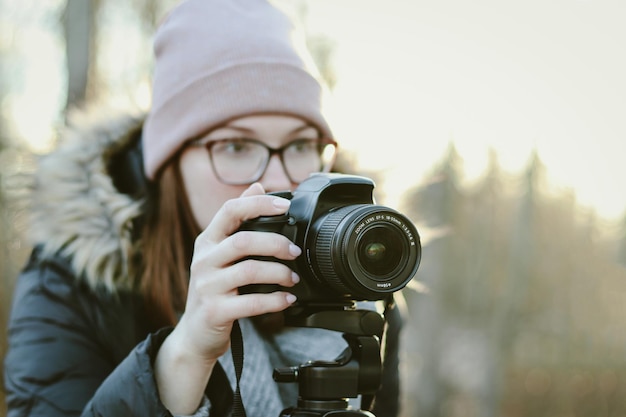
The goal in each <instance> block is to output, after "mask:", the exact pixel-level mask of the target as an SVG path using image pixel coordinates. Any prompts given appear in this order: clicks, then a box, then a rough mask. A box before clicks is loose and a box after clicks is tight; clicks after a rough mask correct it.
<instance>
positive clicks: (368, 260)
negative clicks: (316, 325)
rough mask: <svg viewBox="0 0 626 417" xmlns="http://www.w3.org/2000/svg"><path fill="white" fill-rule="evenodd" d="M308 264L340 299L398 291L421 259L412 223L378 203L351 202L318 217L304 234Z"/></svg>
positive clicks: (378, 296)
mask: <svg viewBox="0 0 626 417" xmlns="http://www.w3.org/2000/svg"><path fill="white" fill-rule="evenodd" d="M309 239H311V240H310V244H309V245H307V246H308V247H309V248H311V250H310V252H309V254H308V258H309V263H310V264H309V266H310V269H311V270H312V271H313V273H314V275H315V276H316V277H317V279H318V280H319V281H320V282H322V283H323V284H327V285H329V286H330V287H332V289H334V290H336V291H339V292H340V294H341V295H343V296H345V297H352V298H355V297H356V298H359V299H364V300H378V299H381V298H383V297H384V295H386V294H388V293H391V292H394V291H398V290H400V289H402V288H403V287H404V286H405V285H406V284H408V282H409V281H410V280H411V279H412V278H413V276H414V275H415V273H416V271H417V268H418V266H419V262H420V258H421V246H420V242H419V235H418V233H417V229H416V228H415V226H414V225H413V223H412V222H411V221H410V220H409V219H407V218H406V217H405V216H403V215H402V214H400V213H398V212H397V211H395V210H393V209H390V208H388V207H384V206H378V205H371V204H356V205H349V206H344V207H341V208H339V209H336V210H331V211H329V212H328V213H326V214H325V215H323V216H320V217H319V218H318V219H317V221H316V222H315V224H314V225H313V227H312V229H311V231H310V233H309Z"/></svg>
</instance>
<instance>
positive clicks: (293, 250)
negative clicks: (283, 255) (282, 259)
mask: <svg viewBox="0 0 626 417" xmlns="http://www.w3.org/2000/svg"><path fill="white" fill-rule="evenodd" d="M289 253H290V254H291V256H300V254H301V253H302V249H300V248H299V247H298V246H296V245H294V244H293V243H292V244H291V245H289Z"/></svg>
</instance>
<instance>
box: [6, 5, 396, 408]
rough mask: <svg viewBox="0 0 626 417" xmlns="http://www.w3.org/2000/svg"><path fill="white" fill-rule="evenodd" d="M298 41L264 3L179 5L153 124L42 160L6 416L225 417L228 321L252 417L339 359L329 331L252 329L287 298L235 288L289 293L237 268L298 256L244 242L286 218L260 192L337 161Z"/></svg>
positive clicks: (161, 50) (124, 127) (259, 240)
mask: <svg viewBox="0 0 626 417" xmlns="http://www.w3.org/2000/svg"><path fill="white" fill-rule="evenodd" d="M294 33H296V32H294V27H293V24H292V23H291V21H290V20H289V19H288V18H287V16H286V15H285V14H284V13H283V12H282V11H281V10H279V9H277V8H275V7H274V6H272V5H271V4H270V3H268V2H266V1H265V0H241V1H234V0H219V1H218V0H212V1H209V0H189V1H185V2H183V3H181V4H180V5H179V6H178V7H177V8H175V9H174V10H173V11H172V12H171V13H170V15H168V16H167V18H166V19H165V21H164V22H163V24H162V25H161V26H160V28H159V30H158V32H157V35H156V39H155V54H156V66H155V77H154V86H153V106H152V109H151V111H150V113H149V114H148V116H147V118H146V119H145V121H144V120H143V119H142V118H137V119H135V118H123V119H118V120H117V121H115V122H111V121H107V122H104V123H101V124H96V125H92V126H91V127H88V128H83V129H80V130H76V131H74V132H73V133H72V134H70V135H69V136H68V137H67V138H66V140H65V142H64V144H63V146H61V147H60V148H59V149H58V150H57V151H56V152H55V153H53V154H51V155H50V156H48V157H47V158H45V159H44V160H43V161H42V162H41V165H40V168H39V172H38V176H37V189H36V192H35V194H34V201H33V207H34V208H35V213H34V219H33V223H32V229H33V235H34V239H35V241H36V243H37V246H36V249H35V250H34V251H33V254H32V256H31V259H30V261H29V263H28V265H27V266H26V268H25V269H24V271H23V273H22V274H21V276H20V278H19V280H18V283H17V288H16V292H15V297H14V306H13V310H12V316H11V323H10V327H9V352H8V354H7V357H6V359H5V382H6V384H5V385H6V388H7V400H8V406H9V416H26V415H33V416H34V415H47V416H54V415H63V416H68V415H81V414H82V415H99V416H100V415H102V416H109V415H111V416H121V415H150V416H156V415H160V416H161V415H162V416H166V415H196V416H206V415H209V413H210V415H211V416H219V415H228V413H229V412H230V409H231V407H232V405H233V389H235V387H236V386H237V381H236V378H235V370H234V369H235V365H236V364H234V363H233V361H232V358H231V356H230V355H228V354H226V353H227V351H228V349H229V346H230V335H231V330H232V327H233V323H234V322H235V321H237V323H240V325H241V331H242V332H243V339H244V346H245V352H246V362H245V366H244V370H243V375H242V377H241V381H240V386H241V397H242V399H243V404H244V406H245V409H246V411H247V414H248V415H249V416H272V415H278V413H279V412H280V410H282V409H283V408H285V407H287V406H290V405H295V402H296V399H297V394H296V393H295V392H294V386H293V385H294V384H275V383H273V381H272V380H271V370H272V369H273V368H274V367H276V366H287V365H294V364H295V365H297V364H299V363H302V362H304V361H306V360H309V359H329V360H330V359H333V358H334V357H336V356H337V355H338V354H339V353H340V352H341V351H342V350H343V349H344V347H345V342H343V340H342V338H341V337H340V335H338V334H336V333H334V332H330V331H325V330H319V329H301V328H297V329H296V328H294V329H288V328H284V329H283V328H276V326H269V325H263V323H260V322H258V323H257V322H254V321H252V320H250V318H253V317H273V316H272V314H274V315H275V314H276V313H279V312H281V311H283V310H285V309H286V308H288V307H289V306H290V305H292V303H294V302H295V301H296V300H295V297H294V296H293V295H292V294H290V293H288V292H285V291H277V292H274V293H269V294H259V293H252V294H239V291H238V288H239V287H241V286H244V285H247V284H254V283H262V284H279V285H281V286H284V287H291V286H293V285H295V284H296V283H297V282H298V281H299V277H298V276H297V274H295V273H294V272H293V271H291V270H290V269H289V268H288V267H287V266H285V265H284V264H282V263H278V262H270V261H261V260H253V259H247V260H244V259H245V258H248V257H250V256H263V257H275V258H277V259H281V260H292V259H295V258H296V257H297V256H299V255H300V254H301V249H300V248H298V247H297V246H295V245H294V244H293V243H292V242H290V241H289V240H288V239H287V238H286V237H284V236H282V235H278V234H274V233H266V232H240V231H238V229H239V226H240V224H241V223H242V221H244V220H246V219H252V218H255V217H258V216H269V215H279V214H283V213H285V212H286V211H287V210H288V208H289V204H290V202H289V200H287V199H284V198H281V197H277V196H271V195H267V194H266V193H267V192H272V191H281V190H287V189H292V190H293V189H294V188H295V187H296V186H297V185H298V183H299V182H301V181H302V180H303V179H305V178H306V177H307V176H308V175H309V174H310V173H312V172H315V171H327V170H329V169H330V168H331V165H332V163H333V157H332V153H333V152H332V150H333V149H334V148H335V142H334V140H333V135H332V132H331V130H330V128H329V126H328V124H327V122H326V120H325V118H324V116H323V115H322V112H321V98H322V87H321V84H320V83H319V80H318V78H317V76H316V73H315V70H314V68H313V66H312V64H311V60H310V57H309V56H308V55H307V54H306V52H305V51H304V49H303V47H302V42H301V38H297V37H295V36H294ZM270 327H271V328H270ZM391 327H393V326H391ZM396 330H397V329H396ZM388 333H389V335H388V336H387V344H388V350H387V358H388V361H387V362H386V365H385V375H384V378H383V384H382V387H381V391H379V395H378V396H377V402H376V404H377V408H376V409H375V412H376V413H377V415H378V416H386V415H395V414H396V413H397V408H398V387H397V380H398V373H397V362H396V360H397V351H396V349H397V337H398V336H397V331H394V332H388Z"/></svg>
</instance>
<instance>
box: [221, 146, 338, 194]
mask: <svg viewBox="0 0 626 417" xmlns="http://www.w3.org/2000/svg"><path fill="white" fill-rule="evenodd" d="M334 150H335V145H334V143H332V142H330V141H327V140H312V139H301V140H296V141H293V142H291V143H288V144H287V145H285V146H284V147H282V148H280V149H278V150H273V149H271V148H269V147H268V146H267V145H265V144H264V143H262V142H259V141H256V140H252V139H228V140H224V141H217V142H212V143H211V144H210V148H209V153H210V157H211V162H212V164H213V169H214V170H215V174H216V175H217V176H218V177H219V178H220V179H221V180H222V181H224V182H226V183H230V184H246V183H250V182H254V181H257V180H258V179H259V178H260V177H261V176H262V175H263V173H264V172H265V169H266V168H267V165H268V163H269V159H270V157H271V155H272V154H273V153H275V152H278V153H279V154H280V157H281V161H282V164H283V167H284V169H285V172H286V173H287V175H288V176H289V178H290V180H291V181H293V182H295V183H299V182H302V181H304V180H305V179H306V178H307V177H308V176H309V175H310V174H311V173H313V172H318V171H325V170H327V169H329V168H330V164H331V162H332V159H333V156H334ZM272 151H274V152H272Z"/></svg>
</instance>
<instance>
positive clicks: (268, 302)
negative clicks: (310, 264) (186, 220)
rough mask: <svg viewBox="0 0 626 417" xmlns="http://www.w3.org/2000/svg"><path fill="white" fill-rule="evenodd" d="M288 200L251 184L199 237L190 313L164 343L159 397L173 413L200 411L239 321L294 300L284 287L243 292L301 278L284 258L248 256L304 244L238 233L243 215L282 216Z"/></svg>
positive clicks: (294, 250)
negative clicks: (249, 287) (267, 291)
mask: <svg viewBox="0 0 626 417" xmlns="http://www.w3.org/2000/svg"><path fill="white" fill-rule="evenodd" d="M289 203H290V202H289V200H287V199H284V198H280V197H276V196H271V195H266V194H265V191H264V189H263V187H262V186H261V185H260V184H253V185H251V186H250V187H249V188H248V189H247V190H246V191H245V192H244V193H243V194H242V195H241V197H240V198H237V199H233V200H229V201H227V202H226V203H225V204H224V205H223V206H222V208H221V209H220V210H219V211H218V212H217V213H216V214H215V217H214V218H213V220H212V221H211V223H210V224H209V226H208V227H207V228H206V229H205V230H204V231H203V232H202V233H201V234H200V235H199V236H198V238H197V239H196V242H195V248H194V254H193V259H192V262H191V269H190V272H191V275H190V281H189V292H188V295H187V304H186V308H185V312H184V313H183V315H182V317H181V319H180V321H179V323H178V325H177V326H176V328H175V329H174V330H173V332H172V333H171V334H170V335H169V336H168V337H167V339H166V340H165V341H164V343H163V345H162V347H161V349H160V351H159V353H158V355H157V362H156V365H155V367H156V373H157V383H158V385H159V391H160V394H161V399H162V401H163V402H164V404H165V405H166V406H171V407H175V408H174V409H172V408H170V411H173V412H174V411H176V413H181V414H184V413H189V412H193V411H195V409H196V408H197V406H198V404H199V402H200V400H201V398H202V394H203V392H204V387H205V386H206V383H207V381H208V378H209V376H210V374H211V371H212V369H213V366H214V364H215V362H216V361H217V359H218V358H219V357H220V356H221V355H222V354H224V352H226V350H227V349H228V346H229V343H230V331H231V328H232V324H233V321H234V320H237V319H240V318H244V317H252V316H257V315H260V314H264V313H272V312H277V311H282V310H284V309H285V308H287V307H289V305H290V304H292V303H293V302H294V301H295V297H294V296H293V295H292V294H290V293H287V292H282V291H277V292H274V293H270V294H260V293H253V294H239V291H238V288H239V287H242V286H245V285H248V284H278V285H281V286H284V287H291V286H293V285H295V284H296V283H297V282H298V281H299V278H298V276H297V275H296V274H295V273H294V272H293V271H292V270H291V269H290V268H289V267H287V266H286V265H283V264H281V263H278V262H271V261H261V260H254V259H246V260H242V259H243V258H247V257H249V256H268V257H274V258H278V259H282V260H293V259H295V258H296V257H297V256H298V255H300V253H301V250H300V248H298V247H297V246H296V245H294V244H293V243H292V242H291V241H289V239H287V238H286V237H285V236H282V235H279V234H277V233H268V232H254V231H238V229H239V227H240V226H241V223H242V222H243V221H245V220H249V219H253V218H256V217H259V216H272V215H280V214H284V213H285V212H287V210H288V208H289ZM183 398H188V399H187V400H183ZM183 403H185V404H184V406H182V405H183ZM181 406H182V407H181Z"/></svg>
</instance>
